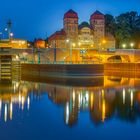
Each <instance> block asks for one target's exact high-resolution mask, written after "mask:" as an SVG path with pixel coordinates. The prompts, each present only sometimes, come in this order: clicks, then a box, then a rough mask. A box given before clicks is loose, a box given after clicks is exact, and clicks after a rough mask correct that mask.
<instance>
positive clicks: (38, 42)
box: [34, 39, 46, 48]
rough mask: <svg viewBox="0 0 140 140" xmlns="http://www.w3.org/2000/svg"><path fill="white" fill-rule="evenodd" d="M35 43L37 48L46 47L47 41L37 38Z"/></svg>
mask: <svg viewBox="0 0 140 140" xmlns="http://www.w3.org/2000/svg"><path fill="white" fill-rule="evenodd" d="M34 45H35V46H36V47H37V48H46V42H45V40H43V39H37V40H35V42H34Z"/></svg>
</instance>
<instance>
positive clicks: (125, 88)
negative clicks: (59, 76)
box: [0, 76, 140, 140]
mask: <svg viewBox="0 0 140 140" xmlns="http://www.w3.org/2000/svg"><path fill="white" fill-rule="evenodd" d="M101 79H102V82H97V84H93V86H92V84H87V81H86V83H84V82H83V83H81V82H80V84H77V86H76V85H75V86H74V85H70V84H64V83H63V84H61V85H60V84H48V83H39V82H38V83H37V82H28V81H12V82H11V83H1V84H0V139H1V140H31V139H32V140H57V139H61V140H92V139H95V140H96V139H98V140H101V139H114V140H118V139H128V140H129V139H139V138H140V132H139V131H140V79H136V78H122V77H113V76H110V77H107V76H105V77H102V78H100V80H101ZM95 81H98V80H95ZM77 82H78V80H77ZM89 83H90V80H89ZM92 83H94V80H93V81H92Z"/></svg>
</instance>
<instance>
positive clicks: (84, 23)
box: [79, 21, 90, 29]
mask: <svg viewBox="0 0 140 140" xmlns="http://www.w3.org/2000/svg"><path fill="white" fill-rule="evenodd" d="M84 27H88V28H90V25H89V23H88V22H85V21H84V22H82V23H81V24H80V25H79V29H82V28H84Z"/></svg>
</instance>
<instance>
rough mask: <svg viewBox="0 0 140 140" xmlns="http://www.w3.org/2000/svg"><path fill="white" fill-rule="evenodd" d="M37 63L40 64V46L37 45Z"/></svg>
mask: <svg viewBox="0 0 140 140" xmlns="http://www.w3.org/2000/svg"><path fill="white" fill-rule="evenodd" d="M38 64H40V48H39V47H38Z"/></svg>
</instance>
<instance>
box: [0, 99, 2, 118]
mask: <svg viewBox="0 0 140 140" xmlns="http://www.w3.org/2000/svg"><path fill="white" fill-rule="evenodd" d="M1 109H2V100H1V99H0V117H1Z"/></svg>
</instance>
